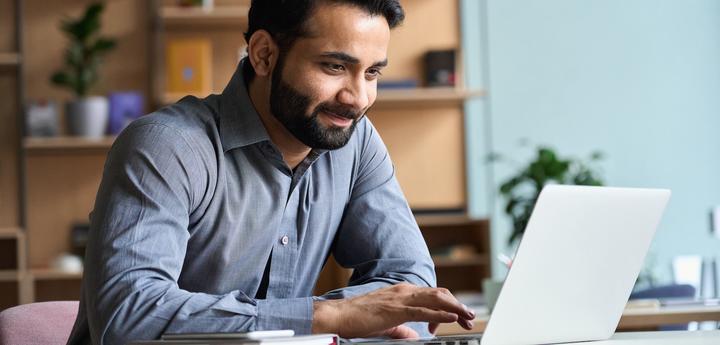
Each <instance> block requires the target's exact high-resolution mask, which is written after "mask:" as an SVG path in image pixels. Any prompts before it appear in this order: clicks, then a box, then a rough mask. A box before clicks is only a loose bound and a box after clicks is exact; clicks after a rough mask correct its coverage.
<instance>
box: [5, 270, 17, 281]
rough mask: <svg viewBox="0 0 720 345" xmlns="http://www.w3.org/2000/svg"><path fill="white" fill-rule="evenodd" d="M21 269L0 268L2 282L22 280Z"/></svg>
mask: <svg viewBox="0 0 720 345" xmlns="http://www.w3.org/2000/svg"><path fill="white" fill-rule="evenodd" d="M20 275H21V273H20V271H16V270H0V282H16V281H19V280H20Z"/></svg>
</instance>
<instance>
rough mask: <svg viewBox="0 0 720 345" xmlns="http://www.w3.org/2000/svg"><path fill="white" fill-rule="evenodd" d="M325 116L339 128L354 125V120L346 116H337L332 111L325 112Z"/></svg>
mask: <svg viewBox="0 0 720 345" xmlns="http://www.w3.org/2000/svg"><path fill="white" fill-rule="evenodd" d="M323 114H325V115H327V116H326V117H327V119H328V120H329V121H330V122H331V123H332V124H333V125H335V126H338V127H348V126H350V125H351V124H352V123H353V119H351V118H347V117H345V116H341V115H338V114H335V113H333V112H330V111H323Z"/></svg>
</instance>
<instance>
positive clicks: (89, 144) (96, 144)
mask: <svg viewBox="0 0 720 345" xmlns="http://www.w3.org/2000/svg"><path fill="white" fill-rule="evenodd" d="M114 141H115V137H102V138H84V137H48V138H25V139H24V140H23V147H24V148H25V149H26V150H29V151H32V150H76V149H109V148H110V146H112V143H113V142H114Z"/></svg>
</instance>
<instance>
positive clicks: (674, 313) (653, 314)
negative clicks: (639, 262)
mask: <svg viewBox="0 0 720 345" xmlns="http://www.w3.org/2000/svg"><path fill="white" fill-rule="evenodd" d="M489 318H490V316H489V315H488V314H487V313H485V314H481V313H478V316H477V317H476V318H475V320H474V321H473V322H474V326H473V329H472V330H471V331H468V330H465V329H463V328H461V327H460V325H458V324H457V323H446V324H441V325H440V327H438V334H439V335H445V334H462V333H479V332H483V331H484V330H485V326H487V321H488V319H489ZM691 321H720V306H684V307H680V306H673V307H662V308H632V309H630V308H628V309H625V311H624V312H623V315H622V317H621V318H620V323H619V324H618V330H637V329H648V328H657V327H658V326H660V325H667V324H677V323H687V322H691ZM716 344H720V340H718V341H717V343H716Z"/></svg>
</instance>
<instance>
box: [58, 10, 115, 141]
mask: <svg viewBox="0 0 720 345" xmlns="http://www.w3.org/2000/svg"><path fill="white" fill-rule="evenodd" d="M103 7H104V5H103V4H102V3H94V4H92V5H90V6H89V7H88V8H87V9H86V10H85V13H84V14H83V16H82V17H80V18H78V19H65V20H63V21H62V22H61V25H60V28H61V30H62V31H63V32H64V33H65V34H66V35H67V37H68V39H69V42H68V43H69V44H68V47H67V49H66V51H65V66H64V68H62V69H61V70H59V71H57V72H56V73H55V74H53V75H52V77H51V78H50V80H51V82H52V83H53V84H55V85H57V86H60V87H66V88H69V89H70V90H71V91H72V92H73V93H74V94H75V97H76V98H75V99H74V100H72V101H70V102H68V103H67V105H66V114H67V120H68V128H69V130H70V133H71V134H73V135H82V136H89V137H100V136H103V135H104V134H105V131H106V128H107V123H108V101H107V98H105V97H102V96H89V95H88V92H89V90H90V89H91V88H92V87H93V85H94V84H95V83H97V81H98V67H99V66H100V63H101V62H102V56H103V55H105V54H106V53H107V52H109V51H110V50H112V49H113V48H114V47H115V40H113V39H111V38H107V37H103V36H100V34H99V31H100V15H101V14H102V11H103Z"/></svg>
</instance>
